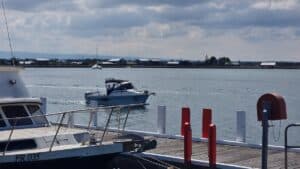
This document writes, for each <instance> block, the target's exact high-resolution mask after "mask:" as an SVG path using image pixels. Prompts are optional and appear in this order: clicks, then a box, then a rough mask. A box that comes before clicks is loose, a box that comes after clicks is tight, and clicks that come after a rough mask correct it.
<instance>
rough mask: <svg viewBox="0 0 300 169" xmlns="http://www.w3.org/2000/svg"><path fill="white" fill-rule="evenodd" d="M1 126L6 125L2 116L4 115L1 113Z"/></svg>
mask: <svg viewBox="0 0 300 169" xmlns="http://www.w3.org/2000/svg"><path fill="white" fill-rule="evenodd" d="M0 127H6V124H5V121H4V119H3V118H2V115H1V114H0Z"/></svg>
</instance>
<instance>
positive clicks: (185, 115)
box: [181, 107, 191, 136]
mask: <svg viewBox="0 0 300 169" xmlns="http://www.w3.org/2000/svg"><path fill="white" fill-rule="evenodd" d="M185 122H188V123H191V119H190V108H189V107H183V108H182V109H181V135H182V136H183V135H184V124H185Z"/></svg>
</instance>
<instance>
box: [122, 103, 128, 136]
mask: <svg viewBox="0 0 300 169" xmlns="http://www.w3.org/2000/svg"><path fill="white" fill-rule="evenodd" d="M129 113H130V107H127V113H126V117H125V120H124V124H123V129H122V131H123V132H124V130H125V127H126V123H127V119H128V116H129Z"/></svg>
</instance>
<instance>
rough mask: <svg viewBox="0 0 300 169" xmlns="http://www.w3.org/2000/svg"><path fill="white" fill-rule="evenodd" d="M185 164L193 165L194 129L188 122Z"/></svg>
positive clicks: (186, 127) (185, 127)
mask: <svg viewBox="0 0 300 169" xmlns="http://www.w3.org/2000/svg"><path fill="white" fill-rule="evenodd" d="M184 163H185V165H188V166H189V165H191V163H192V129H191V125H190V123H188V122H185V123H184Z"/></svg>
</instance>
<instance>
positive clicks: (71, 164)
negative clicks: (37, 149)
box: [0, 154, 116, 169]
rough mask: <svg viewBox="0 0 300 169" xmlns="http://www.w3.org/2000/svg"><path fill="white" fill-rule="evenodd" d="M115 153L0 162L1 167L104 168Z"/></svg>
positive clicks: (24, 168)
mask: <svg viewBox="0 0 300 169" xmlns="http://www.w3.org/2000/svg"><path fill="white" fill-rule="evenodd" d="M115 156H116V154H109V155H96V156H89V157H72V158H61V159H53V160H43V161H32V162H15V163H4V164H0V168H1V169H67V168H71V169H88V168H93V166H96V168H97V169H98V168H103V169H106V168H107V166H108V165H109V162H110V161H111V160H112V159H113V158H114V157H115Z"/></svg>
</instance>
